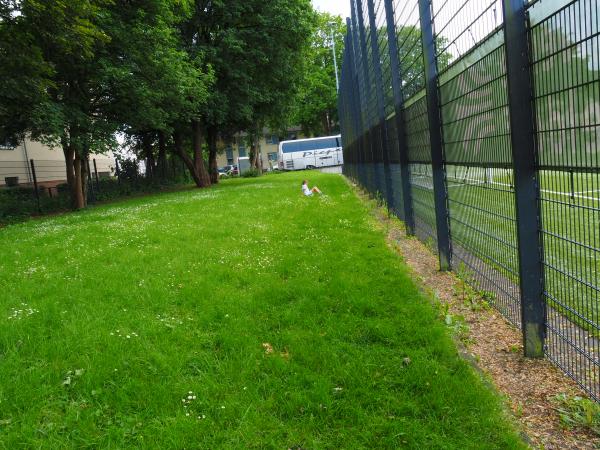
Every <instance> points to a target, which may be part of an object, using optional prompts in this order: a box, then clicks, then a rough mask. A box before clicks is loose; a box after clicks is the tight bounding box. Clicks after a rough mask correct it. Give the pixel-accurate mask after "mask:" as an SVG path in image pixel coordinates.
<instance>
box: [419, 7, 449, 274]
mask: <svg viewBox="0 0 600 450" xmlns="http://www.w3.org/2000/svg"><path fill="white" fill-rule="evenodd" d="M419 17H420V23H421V39H422V44H423V57H424V59H425V61H424V62H425V83H426V84H425V87H426V91H427V115H428V119H429V138H430V145H431V168H432V171H433V195H434V199H435V219H436V230H437V243H438V253H439V257H440V270H450V269H451V249H450V225H449V223H448V204H447V201H446V197H447V192H446V174H445V172H444V171H445V169H444V147H443V145H444V144H443V138H442V120H441V111H440V96H439V91H438V69H437V56H436V48H435V36H434V34H433V19H432V14H431V0H419Z"/></svg>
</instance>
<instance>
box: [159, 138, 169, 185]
mask: <svg viewBox="0 0 600 450" xmlns="http://www.w3.org/2000/svg"><path fill="white" fill-rule="evenodd" d="M157 168H158V173H159V174H160V176H161V178H163V179H164V178H167V143H166V141H165V132H164V131H159V132H158V166H157Z"/></svg>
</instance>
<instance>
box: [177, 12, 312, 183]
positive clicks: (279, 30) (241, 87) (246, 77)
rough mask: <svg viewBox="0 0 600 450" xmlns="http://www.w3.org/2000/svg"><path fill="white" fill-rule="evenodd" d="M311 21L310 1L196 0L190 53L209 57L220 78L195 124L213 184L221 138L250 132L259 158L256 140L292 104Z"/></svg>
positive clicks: (187, 37)
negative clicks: (301, 54) (266, 126)
mask: <svg viewBox="0 0 600 450" xmlns="http://www.w3.org/2000/svg"><path fill="white" fill-rule="evenodd" d="M311 17H312V8H311V5H310V2H309V1H308V0H292V1H290V0H273V1H270V2H264V1H261V0H230V1H227V2H225V1H223V0H211V1H209V0H198V1H196V3H195V11H194V14H193V15H192V17H191V18H190V20H188V21H187V22H186V24H185V26H184V27H182V34H183V36H184V42H185V45H186V48H187V49H188V52H189V53H191V54H202V55H204V57H205V61H206V64H207V65H210V67H211V68H212V69H213V70H214V74H215V84H214V86H212V87H211V90H210V97H209V99H208V102H207V104H206V105H205V107H203V108H202V109H201V110H200V111H199V115H198V117H197V118H196V119H195V120H194V124H193V127H194V128H193V130H194V136H195V140H196V142H202V140H203V139H204V136H203V134H205V135H206V138H205V139H206V141H207V145H208V151H209V167H210V176H211V182H213V183H216V182H218V173H217V164H216V157H217V142H218V140H219V138H223V137H225V136H230V135H233V134H234V133H235V132H238V131H245V132H246V133H247V134H248V136H251V137H253V138H251V139H250V141H251V146H250V148H251V155H256V154H257V152H256V151H255V148H256V145H255V143H256V139H254V137H255V136H257V135H258V134H260V132H261V131H262V125H263V124H264V123H266V122H267V121H268V120H269V119H271V118H273V117H275V116H277V115H278V113H279V111H281V110H282V108H284V107H285V105H287V104H288V103H289V98H290V97H291V95H290V93H291V90H292V89H293V88H294V85H295V81H294V80H295V73H297V70H296V65H297V64H298V61H299V60H300V50H301V48H302V47H303V46H304V43H305V42H306V40H307V37H308V34H309V22H310V18H311ZM254 162H255V165H256V158H254Z"/></svg>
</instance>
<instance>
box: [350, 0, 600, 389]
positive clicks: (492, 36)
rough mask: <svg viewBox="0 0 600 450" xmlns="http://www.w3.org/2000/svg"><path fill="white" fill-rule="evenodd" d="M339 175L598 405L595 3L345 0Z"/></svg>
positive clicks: (598, 48) (599, 9) (598, 10)
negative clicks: (379, 203) (381, 203)
mask: <svg viewBox="0 0 600 450" xmlns="http://www.w3.org/2000/svg"><path fill="white" fill-rule="evenodd" d="M351 11H352V17H351V18H350V19H348V23H347V25H348V34H347V36H346V41H345V44H346V47H345V56H344V61H343V68H342V76H341V87H340V95H339V111H340V118H341V119H340V120H341V128H342V139H343V146H344V161H345V165H344V171H345V173H346V175H347V176H349V177H351V178H352V179H354V180H356V182H358V183H359V184H360V185H362V186H363V187H364V188H365V189H367V190H368V191H369V192H370V193H371V194H373V195H376V196H381V197H382V198H383V199H384V200H385V201H386V202H387V205H388V207H389V208H390V210H391V211H393V212H394V213H395V214H396V215H397V216H398V217H399V218H401V219H402V220H403V221H404V222H405V223H406V226H407V230H408V233H410V234H415V235H416V236H418V237H419V238H420V239H422V240H424V241H426V242H427V243H429V244H430V245H431V246H432V247H433V248H434V249H435V250H436V251H437V253H438V254H439V260H440V268H441V269H442V270H449V269H452V270H455V271H457V272H459V273H460V274H461V276H463V277H465V278H467V279H468V280H469V281H470V282H471V283H472V284H473V285H474V286H475V287H476V288H477V289H479V290H480V291H482V292H483V293H484V294H485V296H486V297H487V298H488V299H489V301H490V302H491V303H492V304H493V305H494V306H495V307H496V308H497V309H498V310H499V311H500V312H501V313H502V314H504V315H505V316H506V318H507V319H508V320H510V321H511V322H512V323H514V324H515V325H517V326H519V327H520V328H521V330H522V333H523V342H524V349H525V354H526V355H527V356H531V357H541V356H543V355H544V354H545V355H546V356H547V357H548V358H549V359H550V360H551V361H553V362H554V363H555V364H556V365H558V366H559V367H560V368H561V369H562V370H563V371H564V372H565V373H567V374H568V375H569V376H570V377H572V378H573V379H574V380H576V381H577V383H579V384H580V385H581V387H582V388H583V389H585V390H586V391H587V392H588V393H589V394H590V396H591V397H592V398H594V399H596V400H600V359H599V351H600V324H599V312H600V284H599V277H598V273H599V269H600V176H599V172H600V133H599V129H600V34H599V31H600V6H598V3H597V2H596V1H595V0H576V1H568V0H554V1H553V0H538V1H531V2H526V1H524V0H520V1H519V0H504V1H500V0H462V1H454V0H402V1H400V0H351Z"/></svg>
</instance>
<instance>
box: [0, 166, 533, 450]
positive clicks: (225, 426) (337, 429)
mask: <svg viewBox="0 0 600 450" xmlns="http://www.w3.org/2000/svg"><path fill="white" fill-rule="evenodd" d="M307 176H308V177H309V179H310V184H311V185H313V184H317V185H318V186H319V187H320V188H321V189H322V190H323V191H324V192H325V193H326V194H327V195H326V196H323V197H315V198H305V197H303V196H301V195H300V182H301V180H302V178H303V177H307ZM367 208H368V207H367V206H365V205H364V204H362V203H361V202H360V201H359V200H358V199H357V198H356V196H355V195H354V194H353V193H352V192H351V191H350V189H349V187H348V185H347V184H346V183H345V181H344V179H343V178H342V177H340V176H337V175H323V174H318V173H312V172H304V173H290V174H283V175H276V176H275V175H273V176H265V177H262V178H259V179H249V180H230V181H226V182H224V183H222V184H221V185H220V186H218V187H216V188H213V189H211V190H205V191H200V190H189V191H185V192H179V193H171V194H162V195H158V196H152V197H146V198H139V199H135V200H130V201H127V202H122V203H117V204H114V205H106V206H101V207H96V208H94V209H90V210H88V211H85V212H81V213H75V214H67V215H64V216H59V217H51V218H45V219H42V220H35V221H30V222H27V223H24V224H19V225H12V226H9V227H6V228H4V229H1V230H0V380H2V382H1V383H0V447H1V448H7V449H14V448H49V449H56V448H74V447H77V448H85V447H93V448H98V447H100V448H160V449H165V448H202V449H217V448H240V449H241V448H261V449H262V448H273V449H287V448H303V449H326V448H330V449H339V448H344V449H359V448H422V449H424V448H427V449H432V448H444V449H450V448H456V449H467V448H476V449H482V448H499V449H507V448H522V447H524V444H523V443H522V442H521V441H520V439H519V437H518V435H517V433H516V432H515V430H514V429H513V426H512V425H511V424H510V423H509V421H508V419H507V418H506V417H505V414H504V412H503V409H502V406H501V401H500V400H499V398H498V396H497V395H496V394H495V393H493V392H492V391H491V390H490V388H489V387H488V386H487V385H486V383H485V382H484V381H482V379H481V377H480V376H479V375H477V374H476V373H475V372H474V371H473V370H472V368H471V367H470V366H469V365H468V364H467V363H465V362H464V361H463V360H461V358H460V357H459V356H458V355H457V350H456V347H455V345H454V343H453V341H452V339H451V338H450V336H449V334H448V332H447V329H446V328H445V326H444V325H443V323H442V321H441V320H440V319H439V311H436V308H435V307H434V306H433V303H432V301H431V299H429V298H427V297H425V296H424V295H423V294H422V293H421V292H420V291H419V289H418V288H417V287H416V286H415V284H414V283H413V282H412V281H411V279H410V278H409V276H408V275H407V268H406V266H405V265H404V264H403V262H402V261H401V260H400V259H399V257H397V256H396V255H395V254H394V253H393V252H392V251H391V250H389V248H388V247H387V245H386V242H385V239H384V235H383V233H382V232H381V231H380V230H379V229H378V227H377V226H376V224H375V223H374V222H373V219H371V218H370V216H369V215H368V209H367Z"/></svg>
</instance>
